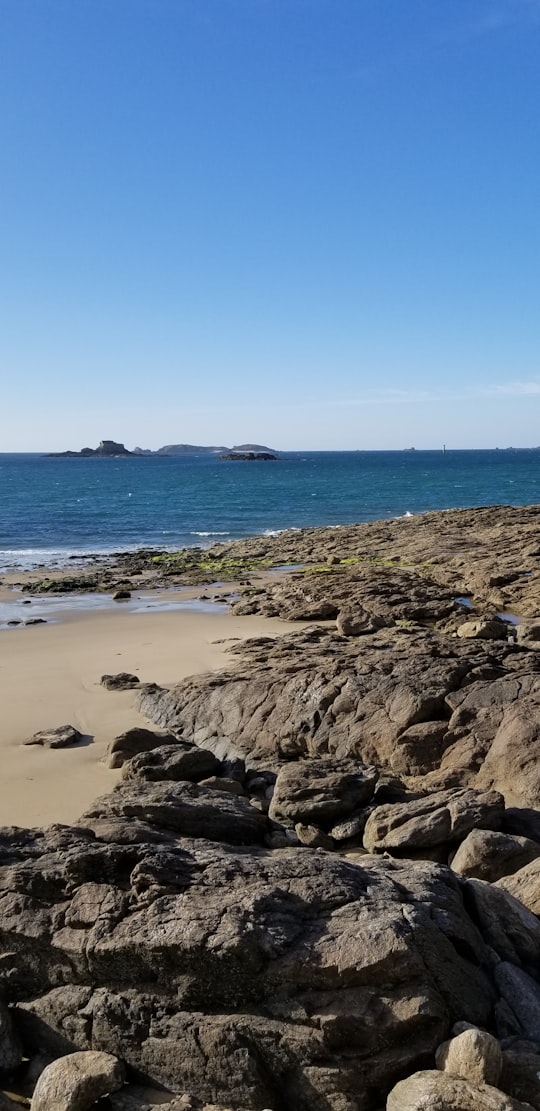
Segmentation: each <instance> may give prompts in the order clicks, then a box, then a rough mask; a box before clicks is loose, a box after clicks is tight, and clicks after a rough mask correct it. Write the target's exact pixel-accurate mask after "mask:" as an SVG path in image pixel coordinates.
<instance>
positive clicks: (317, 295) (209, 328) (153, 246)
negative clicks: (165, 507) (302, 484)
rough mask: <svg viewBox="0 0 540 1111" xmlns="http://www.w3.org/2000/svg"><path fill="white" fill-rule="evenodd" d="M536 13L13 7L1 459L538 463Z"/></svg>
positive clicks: (0, 354) (100, 3) (450, 6)
mask: <svg viewBox="0 0 540 1111" xmlns="http://www.w3.org/2000/svg"><path fill="white" fill-rule="evenodd" d="M539 45H540V0H0V105H1V111H0V159H1V174H0V202H1V203H0V214H1V215H0V258H1V260H2V264H1V269H0V294H1V300H0V304H1V310H0V311H1V317H2V319H1V321H0V325H1V326H0V366H1V368H2V386H1V390H2V393H1V398H2V404H1V409H0V450H4V451H24V450H54V449H60V448H64V447H71V448H77V447H80V446H83V445H86V444H90V445H94V444H96V443H97V442H98V440H100V439H101V438H105V437H109V438H110V437H114V438H116V439H120V440H123V441H125V442H126V444H127V445H128V446H130V447H133V446H134V445H135V444H138V445H140V446H143V447H159V446H160V445H161V444H163V443H171V442H186V441H187V442H198V443H233V442H243V441H246V440H250V441H257V442H261V443H270V444H271V445H272V446H275V447H277V448H280V449H287V448H290V449H294V448H299V449H309V448H312V449H324V448H329V449H337V448H347V449H348V448H394V447H395V448H401V447H404V446H411V445H415V446H416V447H418V448H421V447H439V446H440V445H441V444H442V443H446V444H447V446H449V447H456V448H457V447H489V446H497V445H498V446H501V447H504V446H507V445H508V444H512V445H514V446H530V445H537V444H540V422H539V420H538V416H539V411H540V311H539V299H540V282H539V277H540V204H539V197H540V187H539V186H540V182H539V177H540V174H539V167H540V149H539V148H540V112H539V101H540V96H539V93H540V76H539V72H540V71H539V68H538V56H539Z"/></svg>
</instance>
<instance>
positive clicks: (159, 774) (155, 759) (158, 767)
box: [123, 741, 241, 793]
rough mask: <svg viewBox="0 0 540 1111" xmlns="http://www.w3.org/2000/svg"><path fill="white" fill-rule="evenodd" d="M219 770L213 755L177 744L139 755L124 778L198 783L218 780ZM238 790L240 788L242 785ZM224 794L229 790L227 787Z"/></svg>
mask: <svg viewBox="0 0 540 1111" xmlns="http://www.w3.org/2000/svg"><path fill="white" fill-rule="evenodd" d="M220 768H221V764H220V762H219V760H217V759H216V757H215V756H214V753H213V752H209V751H208V749H205V748H197V747H196V746H195V745H187V744H185V743H182V742H179V741H176V742H175V743H174V744H163V745H159V747H156V746H153V747H152V749H151V751H147V752H139V753H138V755H136V756H134V757H133V759H131V760H129V761H128V762H127V763H126V765H125V767H124V771H123V778H124V779H139V780H147V781H148V782H154V783H156V782H162V781H165V780H182V779H185V780H190V781H196V780H199V779H206V777H207V776H215V775H216V774H217V773H218V772H219V770H220ZM237 786H238V787H240V784H238V785H237ZM217 789H218V790H219V787H218V788H217ZM223 790H230V788H225V787H224V788H223ZM239 793H241V791H240V792H239Z"/></svg>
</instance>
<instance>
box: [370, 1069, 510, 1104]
mask: <svg viewBox="0 0 540 1111" xmlns="http://www.w3.org/2000/svg"><path fill="white" fill-rule="evenodd" d="M428 1108H429V1111H531V1109H530V1106H529V1104H528V1103H521V1102H520V1100H516V1099H512V1097H511V1096H507V1095H505V1093H504V1092H501V1091H499V1089H498V1088H493V1087H492V1086H491V1085H490V1084H484V1085H483V1086H482V1087H479V1086H478V1085H476V1084H471V1083H470V1082H469V1081H468V1080H464V1079H462V1078H461V1077H458V1076H450V1075H449V1074H448V1073H441V1072H416V1073H414V1075H413V1076H409V1077H407V1079H406V1080H401V1081H400V1082H399V1084H396V1086H395V1088H393V1089H392V1091H391V1092H390V1095H389V1096H388V1100H387V1104H386V1109H387V1111H428Z"/></svg>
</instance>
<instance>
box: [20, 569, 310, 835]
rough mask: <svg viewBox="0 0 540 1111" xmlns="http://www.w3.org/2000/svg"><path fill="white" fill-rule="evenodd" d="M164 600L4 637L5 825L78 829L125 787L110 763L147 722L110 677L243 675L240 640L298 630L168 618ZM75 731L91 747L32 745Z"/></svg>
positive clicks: (218, 609) (220, 612)
mask: <svg viewBox="0 0 540 1111" xmlns="http://www.w3.org/2000/svg"><path fill="white" fill-rule="evenodd" d="M228 589H229V590H230V587H229V588H228ZM176 593H178V592H176ZM187 593H189V594H191V599H192V600H194V598H195V596H196V594H197V593H200V588H199V590H198V591H192V592H182V596H181V597H182V599H183V600H185V601H189V600H190V599H189V597H187V596H186V594H187ZM167 595H168V599H169V601H171V602H172V595H169V592H167ZM6 599H7V602H8V604H9V605H11V604H13V605H14V606H15V605H16V604H17V596H16V595H14V594H13V593H11V592H6V591H3V599H2V600H4V601H5V600H6ZM162 600H163V593H162V592H161V593H158V592H156V594H155V595H152V594H150V593H148V592H147V593H146V594H145V595H144V602H145V604H144V606H143V607H142V609H141V610H140V612H134V609H135V603H134V605H133V606H132V608H131V609H129V608H128V607H127V606H124V605H123V604H122V605H121V604H116V603H114V604H113V607H112V608H108V609H105V610H104V611H96V610H92V609H91V608H89V609H84V608H81V607H80V605H79V607H78V608H76V609H74V610H72V611H71V612H70V611H69V607H67V608H66V607H65V605H64V609H63V611H62V612H61V615H60V617H58V616H56V617H54V616H51V615H49V616H48V618H47V623H46V624H42V625H31V626H26V627H25V626H18V627H15V628H6V627H5V626H4V627H3V628H0V697H1V714H0V748H1V752H2V776H1V777H0V825H2V826H7V825H22V826H38V825H48V824H51V823H53V822H73V821H74V820H76V819H77V818H78V817H79V816H80V815H81V814H82V813H83V811H84V810H85V808H86V807H88V806H89V805H90V803H91V802H92V801H93V800H94V799H95V798H96V797H97V796H98V795H100V794H104V793H105V792H107V791H109V790H111V788H112V787H113V786H114V784H115V783H116V782H117V780H118V778H119V774H120V773H119V772H117V771H111V770H110V769H108V768H107V767H106V766H105V764H104V763H103V762H102V760H103V756H104V755H105V752H106V748H107V745H108V744H109V742H110V741H111V740H112V739H113V738H114V737H115V736H117V734H118V733H121V732H123V731H124V730H125V729H128V728H130V727H131V726H133V725H148V722H147V721H146V719H144V718H143V717H142V716H141V715H140V714H139V713H138V711H137V709H136V701H137V695H136V691H123V692H112V691H107V690H105V688H104V687H102V686H101V685H100V678H101V676H102V675H103V674H107V673H108V674H111V673H114V672H118V671H129V672H133V673H135V674H136V675H137V676H138V677H139V679H140V680H141V682H157V683H160V684H161V685H164V686H167V685H170V684H173V683H174V682H177V681H178V680H180V679H182V678H184V677H185V676H188V675H193V674H197V673H200V672H204V671H208V670H214V669H219V668H221V667H231V666H232V667H234V665H235V658H234V657H229V656H228V655H227V653H226V648H227V645H230V644H231V643H232V642H234V641H235V640H238V639H248V638H249V637H252V636H260V635H265V636H269V635H270V636H272V635H275V636H278V635H282V634H283V633H284V632H286V631H288V629H290V628H293V627H294V628H298V625H297V624H296V625H294V626H293V625H289V624H288V623H286V622H283V621H279V620H277V619H271V620H269V619H264V618H258V617H235V616H233V615H230V614H229V613H228V612H227V609H226V607H225V606H223V605H220V606H215V607H212V606H210V607H207V609H209V610H210V612H197V610H190V609H180V610H172V611H171V610H162V609H160V608H159V606H160V602H162ZM48 601H49V602H50V601H52V600H48ZM55 601H57V602H59V603H60V605H61V604H62V602H64V600H63V599H62V600H59V599H55ZM135 601H136V600H135ZM19 602H20V599H19ZM79 602H80V599H79ZM32 605H33V603H32ZM32 605H30V606H28V607H26V609H25V616H26V613H28V614H30V611H31V610H32V612H33V613H34V612H36V610H37V601H36V610H33V609H32ZM4 612H5V610H4ZM51 614H52V611H51ZM68 723H69V724H72V725H74V726H76V727H77V729H79V730H80V731H81V733H83V734H85V736H86V738H87V740H86V741H85V743H84V744H82V745H80V746H78V747H74V748H71V749H55V750H51V749H43V748H41V747H38V746H35V745H33V746H30V747H29V746H25V745H24V742H25V741H26V740H28V739H29V737H30V736H31V735H32V734H33V733H35V732H36V731H38V730H40V729H47V728H51V727H53V726H58V725H64V724H68Z"/></svg>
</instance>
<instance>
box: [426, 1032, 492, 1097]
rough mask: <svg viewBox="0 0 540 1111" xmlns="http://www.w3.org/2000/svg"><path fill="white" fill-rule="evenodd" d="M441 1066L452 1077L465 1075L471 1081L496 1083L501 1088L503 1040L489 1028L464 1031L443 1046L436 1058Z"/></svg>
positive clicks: (479, 1083)
mask: <svg viewBox="0 0 540 1111" xmlns="http://www.w3.org/2000/svg"><path fill="white" fill-rule="evenodd" d="M435 1060H436V1063H437V1068H438V1069H441V1070H442V1072H447V1073H450V1074H451V1075H452V1076H461V1077H463V1079H464V1080H468V1081H469V1082H470V1083H471V1084H474V1085H481V1084H492V1085H493V1087H497V1085H498V1083H499V1080H500V1078H501V1072H502V1050H501V1047H500V1045H499V1042H498V1041H497V1039H496V1038H494V1037H492V1035H491V1034H487V1033H486V1031H485V1030H478V1029H469V1030H464V1031H463V1032H462V1033H461V1034H458V1036H457V1037H455V1038H452V1039H451V1040H450V1041H448V1042H443V1044H442V1045H441V1046H439V1048H438V1050H437V1053H436V1057H435Z"/></svg>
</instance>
